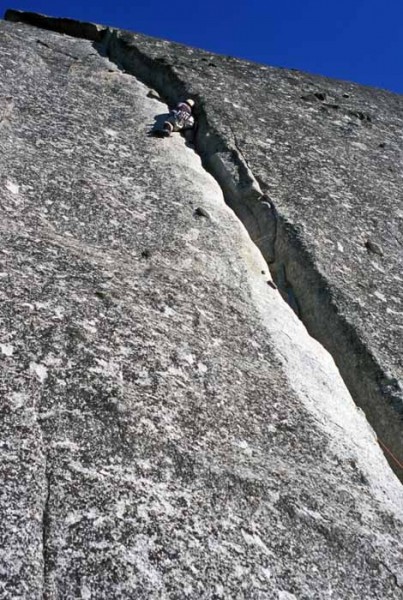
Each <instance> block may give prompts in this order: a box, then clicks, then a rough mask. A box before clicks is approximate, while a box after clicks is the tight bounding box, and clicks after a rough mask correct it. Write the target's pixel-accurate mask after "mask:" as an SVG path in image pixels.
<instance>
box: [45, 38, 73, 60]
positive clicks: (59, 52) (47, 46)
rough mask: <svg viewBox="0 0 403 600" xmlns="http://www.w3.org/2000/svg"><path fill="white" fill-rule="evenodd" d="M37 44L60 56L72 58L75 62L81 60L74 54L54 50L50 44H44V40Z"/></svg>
mask: <svg viewBox="0 0 403 600" xmlns="http://www.w3.org/2000/svg"><path fill="white" fill-rule="evenodd" d="M36 43H37V44H39V45H40V46H44V47H45V48H48V49H49V50H52V52H56V53H58V54H63V56H68V57H69V58H72V59H73V60H79V58H78V56H74V55H73V54H69V53H68V52H64V51H63V50H59V49H58V48H54V47H53V46H49V44H47V43H46V42H43V41H42V40H36Z"/></svg>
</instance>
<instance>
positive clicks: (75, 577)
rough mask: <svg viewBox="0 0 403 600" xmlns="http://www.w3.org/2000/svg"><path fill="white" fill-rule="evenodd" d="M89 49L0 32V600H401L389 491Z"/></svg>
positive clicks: (207, 213)
mask: <svg viewBox="0 0 403 600" xmlns="http://www.w3.org/2000/svg"><path fill="white" fill-rule="evenodd" d="M88 28H89V29H88ZM88 30H89V31H90V33H89V34H88V35H89V36H90V37H91V36H93V34H94V31H95V34H94V37H97V35H98V33H99V31H101V30H99V29H94V28H92V27H90V26H88V27H87V31H88ZM97 32H98V33H97ZM142 43H143V44H144V45H146V44H147V45H148V52H149V53H150V54H151V53H152V47H153V46H152V44H154V51H155V52H156V53H157V52H162V51H164V53H165V55H166V56H168V55H169V47H168V46H167V47H166V46H165V45H164V44H163V43H162V42H156V41H153V42H152V41H150V40H144V39H143V42H142ZM100 50H101V47H100V46H95V47H94V45H93V43H92V42H91V41H88V40H82V39H74V38H72V37H69V36H66V35H60V34H59V33H55V32H49V31H43V30H40V29H36V28H34V27H30V26H27V25H23V24H16V23H7V22H0V150H1V153H2V160H1V162H0V212H1V218H0V230H1V236H0V278H1V279H0V281H1V287H0V299H1V304H0V361H1V380H0V386H1V387H0V389H1V397H2V410H1V415H2V421H1V422H2V425H1V450H2V452H1V458H0V473H1V479H2V485H1V486H0V509H1V523H0V540H1V547H0V597H1V598H4V599H5V600H9V599H10V600H11V599H16V598H18V599H24V600H25V599H26V600H36V599H39V598H47V600H59V599H68V600H70V599H73V598H74V599H79V598H82V599H84V600H89V599H91V600H104V599H105V600H109V599H111V598H113V599H137V598H139V599H140V598H141V599H143V598H150V599H157V598H160V599H172V600H174V599H175V600H176V599H182V598H189V599H199V598H203V599H213V598H215V599H217V598H225V599H231V600H233V599H256V600H258V599H259V600H261V599H272V598H273V599H279V600H295V599H298V600H305V599H313V598H315V599H322V598H338V599H346V600H347V599H348V600H350V599H357V600H358V599H360V600H361V599H362V598H377V599H382V600H383V599H396V598H403V579H402V561H403V546H402V533H403V527H402V523H403V521H402V515H403V492H402V488H401V485H400V483H399V482H398V480H397V478H396V477H395V476H394V474H393V473H392V472H391V470H390V469H389V467H388V465H387V462H386V460H385V458H384V456H383V455H382V453H381V451H380V449H379V446H378V445H377V443H376V439H375V435H374V433H373V431H372V430H371V428H370V427H369V426H368V424H367V421H366V419H365V418H364V416H363V413H362V411H360V410H358V409H357V408H356V406H355V405H354V403H353V401H352V399H351V397H350V395H349V393H348V391H347V389H346V387H345V385H344V383H343V380H342V379H341V377H340V375H339V372H338V370H337V368H336V367H335V365H334V362H333V360H332V359H331V357H330V356H329V354H328V353H327V352H326V351H325V350H324V349H323V348H322V347H321V346H320V345H319V344H318V343H317V342H316V341H315V340H313V339H312V338H311V337H310V336H309V335H308V334H307V332H306V330H305V328H304V326H303V324H302V323H301V321H300V320H299V319H298V318H297V317H296V316H295V314H294V312H293V311H292V310H291V309H290V308H289V307H288V306H287V304H286V303H285V302H284V301H283V299H282V298H281V295H280V294H279V292H278V291H277V290H276V289H273V287H271V286H270V285H268V281H270V275H269V273H268V269H267V266H266V263H265V262H264V260H263V258H262V256H261V254H260V253H259V251H258V250H257V249H256V247H255V245H254V244H253V243H252V242H251V240H250V237H249V236H248V234H247V232H246V230H245V229H244V227H243V226H242V224H241V223H240V221H239V219H238V218H237V217H236V216H235V215H234V213H233V212H232V211H231V209H230V208H228V206H227V205H226V204H225V202H224V198H223V195H222V190H221V188H220V186H219V185H218V184H217V182H216V180H215V179H214V178H213V177H211V175H209V174H208V173H207V171H206V170H205V169H204V168H203V166H202V164H201V161H200V158H199V157H198V155H197V154H196V153H195V151H194V149H193V148H192V147H191V145H190V144H189V143H188V144H186V143H185V140H184V139H182V138H181V137H180V136H174V137H172V138H170V139H166V140H159V139H155V138H153V137H148V136H147V131H148V129H149V127H150V125H152V123H153V122H154V118H155V116H157V115H161V114H162V113H165V112H166V110H167V107H166V106H165V105H164V104H163V103H161V102H158V101H157V100H155V99H152V98H148V97H147V94H148V88H147V87H146V86H144V85H143V83H141V82H140V81H139V80H138V79H136V78H135V77H134V76H133V75H132V74H127V73H124V72H122V71H121V70H119V69H118V67H117V66H116V64H114V63H113V62H111V61H110V60H109V59H108V58H106V57H103V56H101V54H100ZM182 51H183V53H184V55H185V50H184V49H183V50H182ZM178 52H179V50H178ZM189 53H190V51H189ZM203 56H204V55H203ZM200 60H201V58H200ZM216 60H217V61H218V62H219V61H222V65H224V64H226V65H227V67H228V74H229V76H230V74H231V64H234V65H238V66H237V67H236V68H237V69H238V68H239V63H238V62H236V61H235V62H234V61H232V60H230V59H223V58H221V59H219V58H217V59H216V58H214V62H215V61H216ZM177 62H178V67H180V66H181V65H180V64H179V63H181V60H180V59H179V58H177ZM183 62H185V59H183ZM220 64H221V63H220ZM182 66H183V65H182ZM183 68H185V67H184V66H183ZM207 68H211V69H217V68H218V67H213V66H209V65H206V69H207ZM234 68H235V67H234ZM245 69H246V67H245ZM189 77H190V74H189ZM296 77H298V76H297V75H296ZM240 81H241V80H240ZM218 84H219V82H218ZM178 85H179V84H178ZM290 85H291V84H290ZM238 88H239V93H240V92H241V90H242V85H241V84H239V86H238ZM236 93H237V92H236V91H233V92H232V95H231V98H228V100H230V102H231V103H237V99H236V97H235V94H236ZM245 93H246V92H245ZM379 93H380V94H381V92H379ZM273 94H274V95H275V93H274V92H273ZM167 95H169V94H168V93H167ZM222 96H223V98H224V97H227V91H222ZM223 98H221V101H220V103H218V102H216V103H213V104H214V105H215V104H217V111H223V110H225V108H226V105H227V103H225V102H224V100H223ZM301 102H308V101H304V100H301ZM312 102H313V101H312ZM319 102H321V101H319ZM228 106H229V104H228ZM303 106H304V110H307V111H308V113H309V110H319V109H317V108H314V109H312V108H308V104H306V105H305V104H304V105H303ZM309 106H310V105H309ZM312 106H313V107H315V106H316V105H314V104H312ZM234 110H235V108H234V107H233V106H232V107H231V111H230V115H231V120H230V121H231V124H232V126H235V123H238V121H239V123H240V125H239V130H238V129H234V131H236V132H238V131H239V133H236V135H237V141H236V143H237V145H238V146H239V147H240V148H241V147H242V148H243V146H241V145H242V144H243V145H244V146H245V147H244V149H243V150H242V154H245V157H246V156H247V155H246V152H247V129H246V128H245V129H242V128H241V123H242V118H241V115H242V109H241V108H240V109H239V115H240V116H239V115H238V113H234ZM237 110H238V109H237ZM301 110H302V109H301ZM327 110H329V111H330V109H327ZM334 110H336V109H334ZM214 114H215V113H214ZM315 114H316V113H315ZM318 114H319V113H318ZM238 117H239V118H238ZM274 117H275V114H274V111H273V118H274ZM259 118H264V117H260V116H256V121H255V120H253V127H255V123H256V122H257V120H258V119H259ZM326 118H330V117H328V116H327V117H326ZM212 119H216V122H215V123H214V127H219V126H222V127H225V124H224V122H223V118H221V116H220V115H219V112H217V116H216V117H215V116H212ZM230 121H228V123H229V122H230ZM200 126H201V127H202V128H203V127H205V126H206V125H205V123H204V122H203V118H202V116H201V118H200ZM362 126H363V127H364V125H362ZM365 126H366V125H365ZM228 127H229V124H228ZM277 127H278V128H279V129H281V128H285V127H286V125H285V124H283V125H280V124H279V123H277ZM360 127H361V124H360ZM251 131H252V129H251ZM360 131H361V130H360ZM202 133H203V131H202ZM271 135H272V136H275V135H280V133H279V132H278V131H277V134H276V133H275V131H274V129H273V132H272V134H271ZM354 135H355V134H354ZM238 136H239V138H238ZM301 139H302V131H301ZM196 141H197V140H196ZM214 143H216V142H215V141H214ZM279 144H280V142H279ZM255 145H256V147H257V144H255ZM324 146H326V144H324ZM206 148H207V145H206ZM206 152H207V149H206ZM225 152H227V149H225ZM205 159H206V160H208V157H205ZM306 159H307V160H308V157H306ZM245 161H246V162H247V163H248V164H250V163H251V161H252V158H251V157H247V158H245ZM230 162H231V161H230ZM228 164H229V163H228ZM234 164H235V163H234ZM245 164H246V163H242V164H241V163H240V162H238V163H237V164H236V165H235V166H236V168H238V169H241V167H242V168H243V169H244V171H243V177H244V180H243V181H242V182H240V184H242V183H245V181H246V179H248V178H249V179H251V176H250V174H249V173H248V171H247V169H246V168H245ZM282 168H283V169H286V168H291V166H290V165H287V164H284V165H283V167H282ZM320 168H322V167H320ZM251 169H252V166H251ZM272 169H273V172H272ZM317 169H319V165H318V166H317ZM235 171H236V170H235ZM235 171H234V173H235V175H236V172H235ZM255 172H256V173H255ZM268 172H269V173H270V174H272V175H273V179H272V181H273V184H272V185H273V188H272V190H271V192H270V194H274V192H276V194H277V191H276V189H277V188H275V187H274V186H275V183H274V182H275V181H276V177H275V167H274V163H273V167H270V168H268V171H265V173H266V175H267V173H268ZM253 173H254V175H256V176H257V175H259V172H258V164H256V165H253ZM318 173H319V171H318ZM259 177H260V175H259ZM262 179H263V178H262ZM263 183H264V182H263V181H262V182H259V185H260V186H263ZM278 185H279V188H278V190H280V188H281V190H282V194H284V195H286V189H287V188H286V187H284V189H283V187H282V186H280V183H278ZM284 185H285V184H284ZM228 186H229V187H230V184H228ZM224 187H225V186H224ZM263 187H264V186H263ZM252 188H253V182H252V184H251V186H249V188H248V187H247V186H246V183H245V189H247V190H249V191H248V193H245V198H246V200H248V199H249V197H250V194H249V192H250V190H251V189H252ZM278 194H279V198H278V202H279V203H280V202H281V198H280V192H278ZM346 201H347V200H346ZM284 202H285V200H284ZM279 206H280V205H279ZM197 209H202V210H197ZM379 209H380V207H379ZM287 210H288V211H290V218H291V216H292V215H291V212H292V211H291V208H290V207H289V208H288V209H287ZM307 210H308V209H307ZM324 210H325V209H324ZM314 212H315V211H313V209H312V214H313V213H314ZM298 214H300V212H298ZM311 220H312V226H313V227H316V225H315V223H316V220H315V219H314V218H313V216H312V219H311ZM339 222H340V221H339ZM326 235H327V234H326ZM326 235H325V237H326ZM390 237H391V236H390ZM372 238H374V239H373V243H377V244H379V245H381V246H382V248H383V253H384V256H387V248H388V246H387V245H386V243H385V242H384V241H383V240H381V239H380V237H379V236H374V235H373V234H372ZM372 238H371V239H372ZM315 239H317V240H319V241H320V239H319V238H315ZM389 242H390V240H389ZM351 243H353V241H351ZM340 244H342V245H343V244H344V246H343V253H346V254H347V252H348V245H347V242H346V241H344V238H343V240H342V239H340ZM322 245H323V244H322V243H319V245H318V256H319V254H320V252H322V251H323V252H326V247H325V248H324V249H322V248H321V247H322ZM339 252H341V251H339ZM365 252H367V249H365ZM350 254H352V253H350ZM315 256H316V255H315ZM368 256H369V255H368ZM364 258H365V260H369V259H367V255H366V254H365V255H364V254H363V255H362V257H361V259H362V260H364ZM371 260H372V261H373V259H371ZM380 260H381V257H379V260H378V263H379V264H380ZM382 260H383V258H382ZM335 273H336V275H337V274H338V273H339V268H336V263H335ZM336 275H335V276H336ZM357 276H358V275H357ZM390 306H392V304H390Z"/></svg>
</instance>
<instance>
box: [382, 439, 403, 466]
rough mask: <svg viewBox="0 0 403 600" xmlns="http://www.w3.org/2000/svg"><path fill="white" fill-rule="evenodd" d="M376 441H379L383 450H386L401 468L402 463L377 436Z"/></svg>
mask: <svg viewBox="0 0 403 600" xmlns="http://www.w3.org/2000/svg"><path fill="white" fill-rule="evenodd" d="M378 442H379V443H380V445H381V446H382V448H383V449H384V450H385V452H387V453H388V454H389V456H391V457H392V458H393V460H394V461H395V463H396V464H397V465H398V466H399V467H400V468H401V469H403V464H402V463H401V462H400V460H398V459H397V458H396V456H395V455H394V454H393V453H392V452H391V451H390V450H389V448H388V447H387V446H386V445H385V444H384V443H383V441H382V440H380V439H379V438H378Z"/></svg>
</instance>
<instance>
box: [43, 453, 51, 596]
mask: <svg viewBox="0 0 403 600" xmlns="http://www.w3.org/2000/svg"><path fill="white" fill-rule="evenodd" d="M45 486H46V489H45V500H44V504H43V512H42V560H43V575H42V578H43V584H42V585H43V589H42V598H43V600H47V599H48V593H47V580H48V574H49V550H48V539H49V534H50V515H49V500H50V476H49V472H48V460H47V457H46V456H45Z"/></svg>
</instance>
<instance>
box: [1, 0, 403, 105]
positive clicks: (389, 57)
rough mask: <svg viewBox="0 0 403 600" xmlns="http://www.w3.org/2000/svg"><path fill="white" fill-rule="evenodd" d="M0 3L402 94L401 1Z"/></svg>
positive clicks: (59, 0)
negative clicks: (123, 29) (114, 27)
mask: <svg viewBox="0 0 403 600" xmlns="http://www.w3.org/2000/svg"><path fill="white" fill-rule="evenodd" d="M12 1H13V0H9V2H5V1H4V0H0V12H1V15H3V14H4V12H5V9H6V8H17V9H21V10H31V11H35V12H44V13H47V14H50V15H53V16H67V17H72V18H77V19H81V20H87V21H95V22H98V23H103V24H106V25H113V26H117V27H123V28H125V29H130V30H132V31H138V32H140V33H145V34H148V35H153V36H157V37H162V38H165V39H169V40H174V41H177V42H182V43H184V44H189V45H192V46H197V47H199V48H205V49H207V50H211V51H214V52H219V53H222V54H229V55H232V56H238V57H241V58H247V59H249V60H255V61H258V62H262V63H265V64H269V65H275V66H286V67H291V68H296V69H301V70H304V71H309V72H312V73H320V74H322V75H327V76H329V77H336V78H340V79H349V80H352V81H357V82H359V83H364V84H367V85H374V86H377V87H383V88H387V89H390V90H393V91H395V92H398V93H403V0H384V1H380V0H333V1H331V2H329V1H327V0H276V1H275V2H273V1H271V0H244V1H242V0H233V1H231V2H230V1H229V0H205V1H204V2H199V1H197V0H195V1H193V2H192V1H185V0H180V1H177V2H175V1H174V0H173V1H171V2H167V1H165V2H161V1H160V0H139V1H138V2H133V1H131V2H129V1H128V0H122V1H119V0H115V1H113V0H112V1H111V0H109V1H104V0H100V1H95V0H87V1H85V0H82V1H78V0H69V1H66V0H57V1H56V2H55V1H54V0H53V1H51V0H15V4H13V3H11V4H10V2H12Z"/></svg>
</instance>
